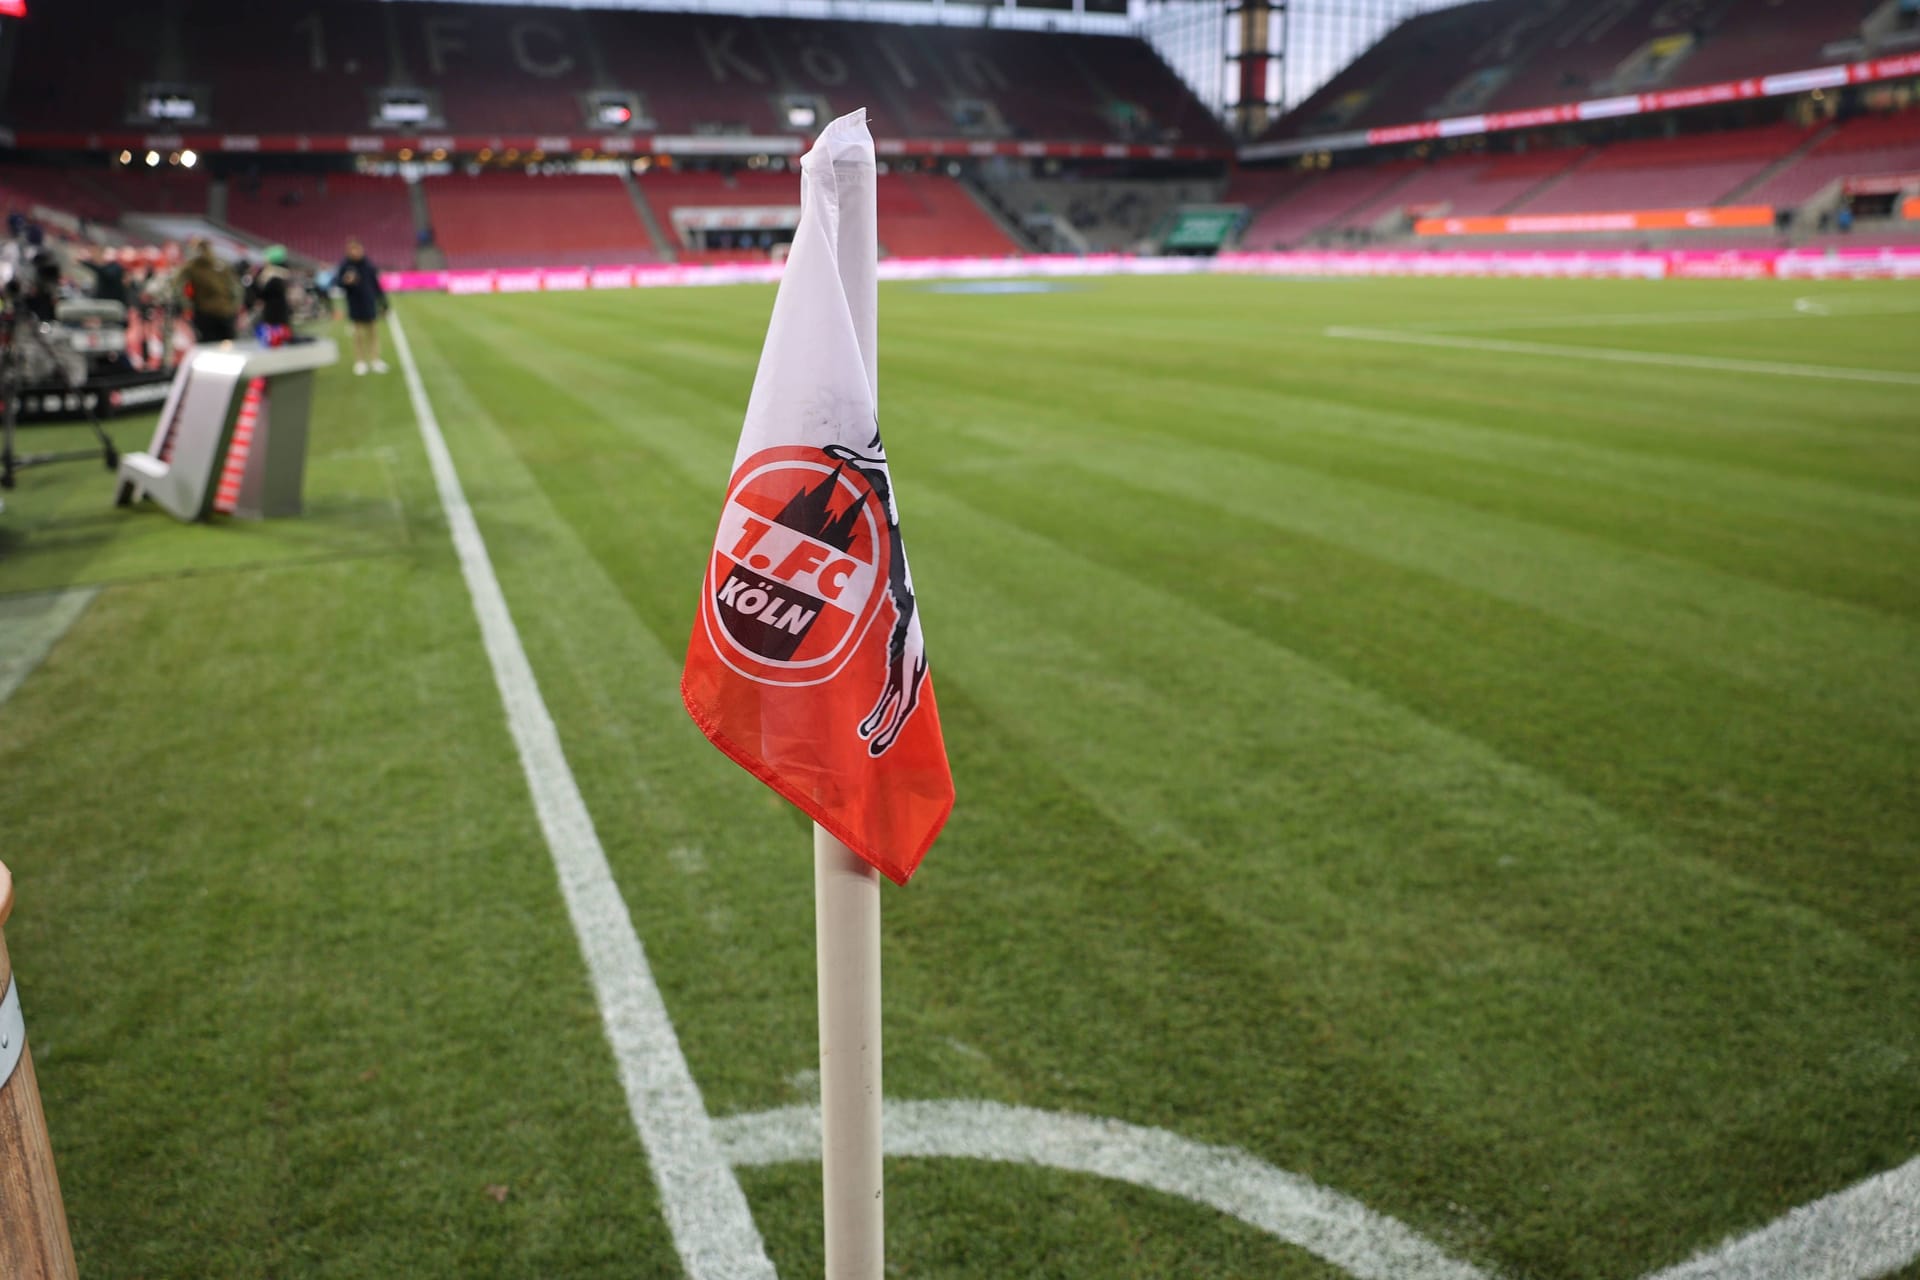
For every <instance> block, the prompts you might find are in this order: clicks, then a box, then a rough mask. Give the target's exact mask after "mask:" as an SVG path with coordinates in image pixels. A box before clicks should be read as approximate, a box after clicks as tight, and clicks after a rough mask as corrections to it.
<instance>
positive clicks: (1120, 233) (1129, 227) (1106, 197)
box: [996, 178, 1219, 252]
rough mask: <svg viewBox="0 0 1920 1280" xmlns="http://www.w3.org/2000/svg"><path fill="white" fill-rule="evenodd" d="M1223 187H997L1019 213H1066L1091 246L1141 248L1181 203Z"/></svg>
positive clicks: (1044, 182) (1150, 182)
mask: <svg viewBox="0 0 1920 1280" xmlns="http://www.w3.org/2000/svg"><path fill="white" fill-rule="evenodd" d="M1218 187H1219V184H1218V183H1211V182H1167V181H1160V180H1157V179H1131V180H1126V179H1120V180H1112V179H1109V180H1099V179H1090V180H1079V179H1070V178H1051V179H1048V178H1024V179H1015V180H1012V181H1007V182H1001V183H998V184H996V192H997V194H998V195H999V197H1000V199H1001V201H1002V202H1003V204H1004V205H1005V206H1006V207H1007V208H1009V209H1011V210H1012V211H1013V212H1014V213H1016V214H1018V215H1020V216H1022V217H1025V216H1028V215H1029V214H1043V215H1046V216H1049V217H1052V218H1056V219H1059V218H1064V219H1065V220H1066V221H1067V222H1068V223H1069V224H1071V225H1072V226H1073V228H1074V229H1075V231H1076V232H1077V233H1078V234H1079V236H1080V237H1081V239H1083V240H1084V241H1085V242H1086V243H1087V245H1088V246H1089V247H1091V248H1093V249H1095V250H1098V251H1102V252H1106V251H1114V250H1124V249H1131V248H1133V247H1135V246H1136V245H1137V244H1139V243H1140V242H1141V241H1143V240H1145V239H1147V238H1148V237H1149V236H1150V235H1151V234H1152V233H1153V232H1154V231H1155V230H1156V229H1157V228H1158V227H1159V226H1160V225H1161V223H1162V222H1163V221H1165V219H1166V217H1167V215H1168V214H1169V213H1171V212H1172V211H1173V209H1174V208H1175V207H1176V206H1178V205H1182V204H1203V203H1211V202H1213V201H1215V200H1217V199H1218V198H1219V191H1218Z"/></svg>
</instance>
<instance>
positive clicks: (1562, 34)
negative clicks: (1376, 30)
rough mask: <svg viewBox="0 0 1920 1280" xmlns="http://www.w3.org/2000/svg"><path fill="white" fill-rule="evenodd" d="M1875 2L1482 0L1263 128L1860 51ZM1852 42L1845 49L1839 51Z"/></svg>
mask: <svg viewBox="0 0 1920 1280" xmlns="http://www.w3.org/2000/svg"><path fill="white" fill-rule="evenodd" d="M1880 7H1881V3H1880V0H1730V2H1729V3H1724V4H1719V5H1711V4H1674V3H1671V0H1600V2H1596V3H1592V4H1543V3H1540V2H1539V0H1480V2H1479V3H1477V4H1465V5H1459V6H1456V7H1454V8H1450V9H1442V10H1438V11H1436V12H1431V13H1426V14H1421V15H1419V16H1416V17H1413V18H1410V19H1408V20H1407V21H1406V22H1404V23H1402V24H1400V25H1399V26H1398V27H1396V28H1394V29H1393V30H1392V31H1390V32H1389V33H1388V34H1387V35H1386V36H1385V37H1384V38H1383V39H1382V40H1380V41H1379V42H1378V43H1377V44H1375V45H1374V46H1373V47H1371V48H1370V49H1368V50H1367V51H1366V52H1365V53H1364V54H1362V55H1361V56H1360V57H1359V58H1358V59H1356V60H1355V61H1354V62H1353V63H1352V64H1350V65H1349V66H1348V67H1346V68H1345V69H1344V70H1343V71H1341V72H1340V74H1339V75H1337V76H1335V77H1334V78H1333V79H1332V80H1330V81H1329V82H1328V83H1327V84H1326V85H1324V86H1322V87H1321V88H1320V89H1319V90H1318V91H1317V92H1315V93H1314V94H1313V95H1311V96H1310V97H1309V98H1308V99H1307V100H1306V101H1305V102H1303V103H1302V104H1300V106H1299V107H1298V108H1296V109H1295V110H1294V111H1292V112H1290V113H1289V114H1288V115H1287V116H1286V117H1285V118H1283V119H1282V120H1280V121H1278V122H1276V123H1275V125H1274V126H1273V127H1272V128H1271V129H1270V130H1269V131H1268V134H1267V136H1268V137H1273V138H1284V137H1297V136H1306V135H1312V134H1317V133H1329V132H1337V131H1341V130H1351V129H1366V128H1375V127H1380V126H1386V125H1396V124H1407V123H1411V122H1416V121H1420V120H1427V119H1434V118H1438V117H1442V116H1454V115H1470V114H1473V113H1476V112H1481V111H1510V110H1520V109H1523V108H1527V107H1541V106H1549V105H1553V104H1556V103H1562V102H1572V101H1577V100H1579V99H1583V98H1592V97H1604V96H1608V95H1611V94H1619V93H1633V92H1643V91H1646V90H1650V89H1657V88H1665V87H1670V86H1675V85H1680V84H1701V83H1708V82H1712V81H1716V80H1729V79H1738V78H1740V77H1744V76H1754V75H1764V74H1768V73H1771V72H1777V71H1793V70H1799V69H1802V68H1806V67H1813V66H1819V65H1822V64H1825V63H1830V62H1833V61H1836V60H1837V59H1839V58H1844V57H1848V56H1859V55H1861V54H1863V53H1865V52H1866V46H1865V45H1863V43H1862V40H1861V37H1862V24H1863V22H1864V21H1865V20H1866V19H1867V18H1868V17H1869V15H1871V14H1872V13H1873V12H1874V11H1875V10H1877V9H1879V8H1880ZM1849 45H1850V46H1851V50H1852V51H1851V53H1848V52H1845V51H1840V52H1835V50H1844V49H1845V48H1846V47H1848V46H1849Z"/></svg>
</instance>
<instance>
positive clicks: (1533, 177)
mask: <svg viewBox="0 0 1920 1280" xmlns="http://www.w3.org/2000/svg"><path fill="white" fill-rule="evenodd" d="M1586 155H1587V151H1586V149H1585V148H1583V147H1563V148H1555V149H1553V150H1549V151H1536V152H1532V153H1522V154H1519V155H1506V156H1500V155H1492V156H1490V155H1478V154H1463V155H1451V156H1442V157H1440V158H1439V159H1438V160H1435V161H1434V162H1433V163H1432V164H1430V165H1428V166H1427V167H1426V168H1424V169H1422V170H1420V171H1419V172H1418V173H1417V174H1416V175H1415V176H1414V177H1413V178H1412V179H1411V180H1409V181H1408V182H1407V183H1406V184H1405V185H1404V186H1400V187H1396V188H1394V189H1393V190H1392V191H1390V192H1388V193H1386V194H1385V195H1383V196H1381V197H1380V198H1379V199H1377V200H1374V201H1372V202H1370V203H1368V204H1365V205H1361V206H1360V207H1359V208H1357V209H1355V210H1353V211H1352V212H1350V213H1349V214H1347V216H1346V217H1344V218H1342V219H1341V220H1340V224H1339V225H1341V226H1348V227H1366V226H1372V225H1373V224H1374V223H1376V222H1378V221H1379V220H1380V219H1381V218H1383V217H1385V216H1387V215H1388V214H1390V213H1393V212H1395V211H1396V210H1418V211H1419V212H1420V213H1421V214H1422V215H1424V216H1435V215H1439V214H1442V213H1445V214H1449V215H1452V216H1454V217H1472V216H1476V215H1480V214H1490V213H1506V212H1508V211H1510V210H1512V209H1513V208H1514V207H1516V206H1517V205H1518V204H1519V203H1520V202H1521V201H1522V200H1523V199H1524V198H1525V197H1526V196H1527V195H1528V193H1530V192H1533V191H1537V190H1539V189H1540V188H1541V187H1543V186H1545V185H1547V184H1548V183H1550V182H1552V181H1553V179H1555V178H1557V177H1559V176H1560V175H1561V174H1563V173H1565V172H1566V171H1567V170H1568V169H1570V168H1572V167H1573V166H1575V165H1577V164H1578V163H1579V162H1580V161H1581V160H1582V159H1584V158H1585V157H1586Z"/></svg>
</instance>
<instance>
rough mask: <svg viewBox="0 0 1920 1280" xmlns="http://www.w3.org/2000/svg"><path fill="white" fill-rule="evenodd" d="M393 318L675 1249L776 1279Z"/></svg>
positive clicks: (702, 1262) (718, 1279)
mask: <svg viewBox="0 0 1920 1280" xmlns="http://www.w3.org/2000/svg"><path fill="white" fill-rule="evenodd" d="M389 319H390V322H391V325H392V328H393V346H394V350H395V352H396V353H397V354H398V355H399V357H400V372H401V374H402V376H404V377H405V379H406V383H407V394H408V395H409V396H411V397H412V399H413V412H414V416H415V417H416V418H417V419H418V420H419V424H420V438H421V440H422V441H424V442H425V444H426V448H427V460H428V461H429V462H430V463H431V464H432V467H433V480H434V484H435V485H436V486H437V487H438V489H439V491H440V506H441V507H442V509H444V510H445V512H446V517H447V527H448V530H449V531H450V532H451V533H452V535H453V546H454V550H455V551H456V552H457V553H458V555H459V557H460V572H461V574H462V575H463V576H464V577H465V578H466V580H467V593H468V594H469V595H470V596H471V597H472V598H473V612H474V616H475V617H476V618H478V619H479V622H480V636H481V639H482V640H483V641H484V642H485V644H486V649H487V658H488V660H489V661H490V662H491V663H492V664H493V679H494V683H495V684H496V685H498V686H499V689H500V701H501V703H502V704H503V705H504V706H505V708H506V712H507V726H508V728H509V729H511V730H512V732H513V742H514V746H515V747H517V748H518V749H519V752H520V767H521V769H522V770H523V771H524V772H525V773H526V775H527V789H528V790H529V791H530V792H532V793H533V805H534V809H535V811H536V812H537V813H538V814H539V817H540V830H541V832H542V833H543V834H544V835H545V836H546V840H547V848H548V849H549V850H550V851H551V852H552V854H553V865H554V869H555V870H556V871H557V872H558V873H559V876H560V889H561V891H562V893H563V894H564V895H565V896H566V900H567V913H568V915H569V916H571V917H572V920H573V931H574V933H575V934H577V935H578V936H579V939H580V954H581V955H582V956H584V957H585V958H586V962H587V972H588V974H589V975H590V976H591V977H592V979H593V992H594V996H595V998H596V999H597V1000H598V1002H599V1005H600V1020H601V1022H602V1023H603V1024H604V1025H605V1027H606V1032H607V1040H608V1042H609V1043H610V1044H611V1045H612V1046H613V1052H614V1057H615V1059H616V1060H617V1061H618V1063H619V1067H620V1081H621V1083H622V1084H623V1085H624V1086H625V1087H626V1093H627V1109H628V1111H629V1112H631V1113H632V1115H633V1123H634V1127H635V1128H636V1129H638V1130H639V1133H640V1142H641V1145H642V1146H644V1147H645V1148H646V1152H647V1161H648V1163H649V1164H650V1165H651V1166H652V1169H653V1179H654V1183H655V1185H657V1186H658V1187H659V1189H660V1204H661V1208H662V1210H663V1212H664V1213H665V1214H666V1218H667V1225H668V1227H669V1228H670V1229H671V1230H672V1232H673V1244H674V1248H675V1249H677V1250H678V1251H679V1253H680V1261H681V1263H682V1264H683V1265H684V1266H685V1267H686V1270H687V1274H688V1275H690V1276H693V1277H695V1280H772V1278H773V1276H774V1270H773V1264H772V1263H771V1262H769V1261H768V1260H767V1252H766V1246H765V1245H764V1244H763V1243H762V1242H761V1239H760V1232H759V1229H758V1228H757V1227H755V1226H754V1223H753V1215H752V1213H751V1211H750V1210H749V1209H748V1208H747V1198H746V1195H745V1193H743V1192H742V1191H741V1190H740V1182H739V1179H737V1178H735V1177H734V1175H733V1170H732V1169H731V1168H730V1167H729V1166H728V1164H727V1162H726V1160H725V1158H724V1157H723V1156H722V1154H721V1151H720V1147H719V1144H718V1143H717V1142H716V1141H715V1138H714V1132H713V1122H712V1120H711V1119H710V1118H709V1117H708V1115H707V1108H706V1104H705V1103H704V1102H703V1101H702V1100H701V1098H700V1088H699V1086H698V1085H696V1084H695V1083H694V1080H693V1073H692V1072H691V1071H690V1070H688V1068H687V1060H686V1057H685V1056H684V1055H683V1054H682V1053H681V1052H680V1041H679V1038H678V1037H677V1036H675V1035H674V1032H673V1022H672V1020H671V1019H670V1018H669V1017H668V1016H667V1006H666V1003H665V1001H663V1000H662V999H661V997H660V989H659V987H658V986H656V985H655V984H654V981H653V972H652V970H650V969H649V968H648V967H647V957H646V953H645V951H644V950H642V948H641V946H640V937H639V935H638V934H637V933H635V932H634V928H633V917H632V916H631V915H629V914H628V912H627V904H626V901H625V900H624V899H622V898H621V896H620V889H619V886H617V885H616V884H614V881H613V872H612V871H611V870H610V869H609V868H608V866H607V855H606V852H605V851H604V850H603V849H602V848H601V847H600V837H599V835H598V834H597V833H596V832H595V831H594V829H593V818H592V816H591V815H589V814H588V813H587V806H586V802H585V801H584V800H583V799H581V796H580V788H579V785H578V784H577V783H576V782H575V781H574V778H573V771H572V770H571V769H570V768H568V767H567V758H566V755H565V753H563V752H562V751H561V749H560V735H559V734H558V732H556V731H555V729H554V726H553V717H552V716H550V715H549V714H548V713H547V704H546V703H545V702H544V701H543V700H542V699H541V697H540V686H539V685H538V684H537V683H536V682H535V681H534V678H533V667H532V666H531V665H530V664H529V663H528V662H527V654H526V650H525V649H524V648H523V647H521V644H520V633H519V632H518V631H517V630H515V628H514V625H513V616H512V615H511V614H510V613H509V612H508V611H507V600H506V597H505V596H504V595H503V594H502V593H501V591H500V582H499V579H497V578H495V577H494V574H493V562H492V560H490V559H489V558H488V556H487V545H486V543H485V542H484V541H483V540H482V539H481V537H480V526H479V525H478V524H477V523H476V522H475V520H474V518H473V510H472V508H471V507H469V506H468V505H467V496H466V493H465V491H463V490H462V489H461V487H460V476H459V473H458V472H456V471H455V470H454V466H453V455H452V454H451V453H449V452H448V450H447V442H446V438H445V437H444V436H442V435H441V433H440V423H439V420H438V419H436V418H435V417H434V413H433V405H432V403H431V402H429V401H428V399H427V389H426V386H425V385H424V384H423V383H422V382H421V381H420V370H419V368H418V367H417V366H416V365H415V364H414V362H413V351H412V349H411V348H410V347H409V346H408V345H407V331H406V330H405V329H404V328H403V327H401V324H400V313H399V312H398V311H397V310H396V311H393V312H391V313H390V315H389Z"/></svg>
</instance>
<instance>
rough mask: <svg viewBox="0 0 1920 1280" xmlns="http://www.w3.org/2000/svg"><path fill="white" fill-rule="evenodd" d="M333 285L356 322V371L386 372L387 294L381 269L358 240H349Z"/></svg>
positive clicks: (354, 329)
mask: <svg viewBox="0 0 1920 1280" xmlns="http://www.w3.org/2000/svg"><path fill="white" fill-rule="evenodd" d="M333 287H334V288H336V289H338V290H339V291H340V292H341V294H342V295H343V296H344V297H345V298H346V300H347V319H349V320H351V321H352V322H353V355H354V361H353V371H354V372H355V373H365V372H366V371H367V370H368V369H372V370H373V371H374V372H375V373H385V372H386V371H387V362H386V361H384V360H382V359H381V358H380V329H379V320H380V317H381V315H382V314H383V313H384V312H385V311H386V309H387V293H386V290H384V289H382V288H381V287H380V269H379V268H378V267H376V266H374V265H373V263H371V262H369V261H368V260H367V251H366V248H365V247H364V246H362V245H361V243H360V242H359V241H358V240H349V241H347V256H346V257H344V258H342V259H341V260H340V266H339V268H338V269H337V270H335V271H334V273H333Z"/></svg>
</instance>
